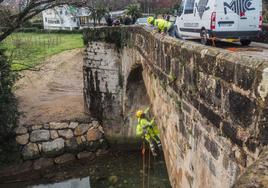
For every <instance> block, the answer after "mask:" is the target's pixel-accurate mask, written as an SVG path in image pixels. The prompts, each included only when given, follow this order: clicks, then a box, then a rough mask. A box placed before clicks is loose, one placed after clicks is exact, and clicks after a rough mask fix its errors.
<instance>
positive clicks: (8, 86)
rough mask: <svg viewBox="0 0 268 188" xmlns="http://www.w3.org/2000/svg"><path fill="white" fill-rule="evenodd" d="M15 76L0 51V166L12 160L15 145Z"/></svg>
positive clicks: (16, 118) (16, 113) (16, 115)
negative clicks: (13, 90)
mask: <svg viewBox="0 0 268 188" xmlns="http://www.w3.org/2000/svg"><path fill="white" fill-rule="evenodd" d="M15 79H16V74H15V73H13V72H12V71H11V64H10V62H9V61H8V60H7V58H6V57H5V55H4V52H3V50H0V143H1V144H0V166H1V165H3V164H6V163H9V162H12V161H13V160H14V156H17V155H16V154H15V155H14V153H16V143H15V138H14V136H15V135H14V131H13V130H14V127H15V126H16V124H17V121H18V110H17V101H16V98H15V96H14V94H13V92H12V89H13V84H14V82H15Z"/></svg>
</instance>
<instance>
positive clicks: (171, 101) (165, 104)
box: [84, 27, 268, 188]
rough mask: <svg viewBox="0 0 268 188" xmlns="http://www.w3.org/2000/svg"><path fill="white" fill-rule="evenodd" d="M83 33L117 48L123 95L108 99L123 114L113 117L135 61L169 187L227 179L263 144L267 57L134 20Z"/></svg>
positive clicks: (267, 97)
mask: <svg viewBox="0 0 268 188" xmlns="http://www.w3.org/2000/svg"><path fill="white" fill-rule="evenodd" d="M84 38H85V43H86V44H88V49H90V48H92V44H94V43H93V42H92V41H98V44H102V45H104V44H107V43H113V44H115V46H116V51H118V52H117V54H120V55H119V60H120V62H121V67H122V69H119V71H120V73H119V74H121V75H123V88H121V91H120V92H121V93H122V95H123V97H122V98H117V99H113V100H111V101H110V102H111V103H113V102H115V103H118V102H117V101H118V100H119V101H121V102H120V104H122V106H121V108H122V109H123V110H122V112H123V114H122V116H120V117H119V116H114V117H115V118H119V119H122V120H124V115H125V114H124V112H125V111H127V110H126V109H125V108H126V106H125V101H124V99H127V98H128V97H127V96H126V95H127V92H126V86H127V85H128V80H129V75H131V74H132V71H135V70H136V69H137V67H138V66H142V69H141V71H142V75H143V80H144V83H145V86H146V91H144V93H147V94H148V96H149V100H150V103H151V105H152V112H153V114H154V115H155V117H156V122H157V124H158V126H159V128H160V132H161V141H162V143H163V149H164V153H165V159H166V163H167V167H168V172H169V176H170V181H171V184H172V186H173V187H176V188H177V187H183V188H186V187H231V186H232V185H233V184H234V182H235V181H236V179H237V178H238V177H239V176H240V175H241V174H242V173H243V172H244V171H245V169H246V168H247V167H248V166H250V165H251V164H252V163H253V162H254V161H256V160H257V159H258V155H259V153H260V152H259V151H260V150H261V148H262V147H263V146H265V145H267V143H268V142H267V140H268V139H267V138H268V131H267V118H268V117H267V114H268V113H267V109H268V74H267V73H268V62H266V61H264V60H261V59H254V58H252V57H242V56H239V55H236V54H232V53H229V52H228V51H225V50H221V49H217V48H212V47H206V46H203V45H200V44H197V43H192V42H188V41H179V40H176V39H172V38H170V37H162V36H160V35H159V34H154V33H152V32H150V31H147V30H146V29H144V28H140V27H129V28H126V27H118V28H116V27H113V28H99V29H89V30H87V31H86V32H85V33H84ZM89 41H91V42H89ZM110 47H111V49H110V50H112V49H113V47H114V46H110ZM114 50H115V49H114ZM95 55H96V54H95ZM96 56H97V57H98V55H96ZM97 57H96V58H97ZM110 78H111V79H110ZM98 80H100V82H101V79H98ZM108 80H109V81H111V84H112V85H113V84H114V80H113V79H112V77H109V79H108ZM109 81H108V82H106V83H105V84H106V85H107V86H108V87H109V84H110V82H109ZM88 84H89V82H87V80H85V85H88ZM117 85H120V84H119V82H117ZM85 94H86V95H87V93H85ZM120 97H121V95H120ZM104 106H105V105H104V104H103V103H99V105H98V106H95V107H96V108H104ZM97 110H98V109H97ZM102 118H104V119H105V116H102ZM132 126H135V125H132ZM117 127H118V126H117ZM119 128H120V127H119ZM121 129H124V126H123V125H121ZM119 132H120V131H119Z"/></svg>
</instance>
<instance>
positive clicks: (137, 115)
mask: <svg viewBox="0 0 268 188" xmlns="http://www.w3.org/2000/svg"><path fill="white" fill-rule="evenodd" d="M142 114H144V112H143V111H142V110H138V111H137V112H136V117H137V118H141V116H142Z"/></svg>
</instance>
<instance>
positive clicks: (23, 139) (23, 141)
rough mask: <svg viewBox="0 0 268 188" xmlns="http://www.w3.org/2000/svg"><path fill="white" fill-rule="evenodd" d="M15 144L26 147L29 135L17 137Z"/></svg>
mask: <svg viewBox="0 0 268 188" xmlns="http://www.w3.org/2000/svg"><path fill="white" fill-rule="evenodd" d="M16 142H17V143H18V144H20V145H26V144H28V142H29V134H28V133H27V134H23V135H18V136H17V137H16Z"/></svg>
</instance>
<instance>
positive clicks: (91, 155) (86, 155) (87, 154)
mask: <svg viewBox="0 0 268 188" xmlns="http://www.w3.org/2000/svg"><path fill="white" fill-rule="evenodd" d="M77 158H78V159H86V158H90V159H94V158H95V154H94V153H93V152H88V151H83V152H80V153H78V154H77Z"/></svg>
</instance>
